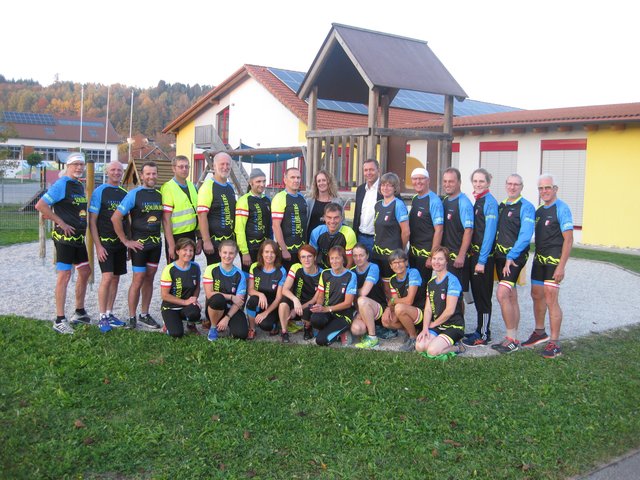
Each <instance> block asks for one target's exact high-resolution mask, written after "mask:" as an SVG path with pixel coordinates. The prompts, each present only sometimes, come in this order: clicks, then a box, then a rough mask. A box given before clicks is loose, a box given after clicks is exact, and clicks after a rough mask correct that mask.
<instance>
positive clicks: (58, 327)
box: [53, 318, 74, 335]
mask: <svg viewBox="0 0 640 480" xmlns="http://www.w3.org/2000/svg"><path fill="white" fill-rule="evenodd" d="M53 329H54V330H55V331H56V332H58V333H62V334H63V335H73V333H74V331H73V327H72V326H71V325H70V324H69V322H68V321H67V319H66V318H65V319H64V320H62V321H60V322H57V323H56V322H55V321H54V322H53Z"/></svg>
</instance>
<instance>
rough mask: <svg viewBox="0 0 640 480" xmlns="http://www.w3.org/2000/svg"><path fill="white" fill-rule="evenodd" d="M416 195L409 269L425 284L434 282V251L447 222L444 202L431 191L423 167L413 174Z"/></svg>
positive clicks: (410, 227)
mask: <svg viewBox="0 0 640 480" xmlns="http://www.w3.org/2000/svg"><path fill="white" fill-rule="evenodd" d="M411 183H412V185H413V189H414V190H415V191H416V194H415V195H414V196H413V198H412V199H411V211H410V212H409V231H410V232H411V233H410V236H409V245H410V248H409V266H410V267H411V268H415V269H416V270H418V271H419V272H420V276H421V277H422V285H426V284H427V283H428V282H429V280H430V279H431V274H432V269H431V251H432V250H433V249H434V248H437V247H439V246H440V242H441V241H442V229H443V223H444V210H443V207H442V201H441V200H440V198H439V197H438V195H436V193H435V192H432V191H431V190H430V189H429V172H428V171H427V170H426V169H425V168H422V167H419V168H415V169H414V170H413V172H411Z"/></svg>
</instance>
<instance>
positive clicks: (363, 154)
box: [358, 137, 367, 185]
mask: <svg viewBox="0 0 640 480" xmlns="http://www.w3.org/2000/svg"><path fill="white" fill-rule="evenodd" d="M366 159H367V142H366V141H365V137H358V160H359V161H358V185H360V184H361V183H362V182H363V180H364V175H363V174H362V164H363V163H364V161H365V160H366Z"/></svg>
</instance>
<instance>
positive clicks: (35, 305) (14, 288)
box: [0, 242, 640, 356]
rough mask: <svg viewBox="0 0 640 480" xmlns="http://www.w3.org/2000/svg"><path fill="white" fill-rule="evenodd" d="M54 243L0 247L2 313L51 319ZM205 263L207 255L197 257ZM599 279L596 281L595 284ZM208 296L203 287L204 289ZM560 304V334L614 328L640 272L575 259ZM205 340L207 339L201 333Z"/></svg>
mask: <svg viewBox="0 0 640 480" xmlns="http://www.w3.org/2000/svg"><path fill="white" fill-rule="evenodd" d="M52 256H53V245H52V243H51V242H47V256H46V258H45V259H40V258H39V257H38V244H37V243H28V244H20V245H13V246H9V247H2V248H0V271H1V272H3V273H4V276H5V281H6V283H5V286H4V294H3V295H4V301H2V302H0V314H1V315H9V314H15V315H21V316H25V317H30V318H36V319H40V320H49V321H51V320H52V319H53V318H54V317H55V302H54V286H55V267H54V265H53V259H52ZM198 260H199V261H200V264H201V266H202V267H203V269H204V266H205V262H204V256H202V255H201V256H200V257H198ZM164 266H165V262H164V258H163V259H162V260H161V262H160V267H159V269H158V274H157V275H156V283H157V285H158V290H159V283H160V272H161V271H162V268H163V267H164ZM96 270H97V271H96V278H95V283H94V284H93V286H91V285H89V288H88V291H87V296H86V309H87V312H89V314H90V315H92V316H93V317H94V318H97V314H98V301H97V298H98V294H97V290H98V284H99V282H100V270H99V268H96ZM530 271H531V265H530V262H529V265H528V266H527V285H524V286H519V287H518V295H519V298H520V310H521V320H520V329H519V332H518V334H519V337H520V339H521V340H525V339H526V338H527V337H528V336H529V334H530V332H531V330H532V329H533V326H534V320H533V308H532V301H531V297H530V295H529V288H530V286H529V284H528V282H529V274H530ZM130 278H131V276H130V275H125V276H123V278H122V279H121V282H120V291H119V294H118V298H117V300H116V309H115V312H114V313H115V314H116V316H118V317H120V318H121V319H126V317H127V316H128V313H127V312H128V310H127V303H126V292H127V290H128V288H129V284H130ZM73 282H74V279H72V281H71V283H70V285H69V294H68V295H67V315H68V316H70V314H71V313H72V312H73V308H74V294H73V288H74V283H73ZM596 284H597V287H596V286H595V285H596ZM158 290H156V291H155V292H154V297H153V301H152V305H151V313H152V314H153V315H154V316H155V317H156V318H157V319H160V311H159V310H160V295H159V291H158ZM201 296H202V300H203V301H204V293H203V294H202V295H201ZM560 304H561V306H562V309H563V311H564V321H563V326H562V337H563V339H564V340H566V339H571V338H576V337H581V336H584V335H588V334H590V333H593V332H603V331H606V330H610V329H612V328H617V327H624V326H629V325H633V324H637V323H640V310H639V309H638V305H640V275H637V274H635V273H632V272H629V271H626V270H623V269H621V268H618V267H616V266H613V265H610V264H607V263H602V262H593V261H588V260H578V259H571V260H570V261H569V264H568V265H567V278H566V280H565V281H564V282H563V284H562V289H561V293H560ZM465 318H466V324H467V331H472V330H473V329H474V328H475V318H476V311H475V308H474V306H473V304H469V305H467V308H466V315H465ZM492 336H493V339H494V341H499V340H500V339H502V338H503V336H504V322H503V321H502V317H501V315H500V306H499V304H498V302H497V300H496V298H495V289H494V299H493V320H492ZM258 337H259V338H260V339H264V340H269V341H278V340H279V338H278V337H275V338H269V337H268V335H266V334H265V333H263V332H259V333H258ZM291 337H292V341H293V342H295V343H304V341H303V340H302V334H301V333H300V334H295V335H292V336H291ZM203 340H204V339H203ZM403 340H404V338H402V336H400V337H399V338H397V339H394V340H387V341H381V347H380V348H383V349H388V350H397V348H398V347H399V346H400V344H401V343H402V341H403ZM492 354H495V352H494V351H493V350H492V349H490V348H489V347H478V348H473V349H469V350H468V353H467V355H469V356H483V355H492Z"/></svg>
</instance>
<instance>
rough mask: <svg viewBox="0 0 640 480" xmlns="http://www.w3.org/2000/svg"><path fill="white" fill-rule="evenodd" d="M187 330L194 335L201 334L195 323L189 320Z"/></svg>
mask: <svg viewBox="0 0 640 480" xmlns="http://www.w3.org/2000/svg"><path fill="white" fill-rule="evenodd" d="M187 332H188V333H191V334H193V335H200V330H198V327H197V325H196V324H195V323H192V322H187Z"/></svg>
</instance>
